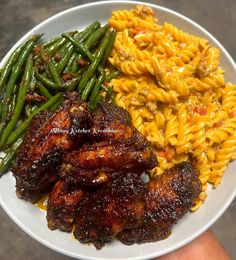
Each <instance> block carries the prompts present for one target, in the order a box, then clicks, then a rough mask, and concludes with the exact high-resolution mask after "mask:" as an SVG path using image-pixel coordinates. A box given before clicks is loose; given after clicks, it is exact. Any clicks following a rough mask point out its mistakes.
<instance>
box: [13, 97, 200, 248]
mask: <svg viewBox="0 0 236 260" xmlns="http://www.w3.org/2000/svg"><path fill="white" fill-rule="evenodd" d="M80 129H85V130H88V131H85V132H84V131H78V130H80ZM157 165H158V161H157V158H156V155H155V154H154V152H153V151H152V150H151V147H150V143H149V142H148V141H147V140H146V138H145V137H144V136H142V135H141V134H140V133H139V132H138V131H137V130H136V129H135V128H134V126H133V125H132V123H131V117H130V115H129V114H128V112H126V111H125V110H124V109H123V108H119V107H116V106H114V105H111V104H107V103H103V104H101V105H99V106H98V107H97V108H96V109H95V111H94V112H89V111H88V109H87V104H86V103H84V102H82V101H81V100H80V98H79V96H78V94H77V93H75V92H73V93H70V94H69V95H68V96H67V97H66V100H65V102H64V103H63V105H62V106H61V107H60V108H59V109H58V110H57V111H56V112H55V113H50V112H44V113H42V114H40V115H38V116H35V117H34V119H33V120H32V122H31V124H30V127H29V128H28V130H27V132H26V135H25V138H24V142H23V143H22V145H21V147H20V149H19V152H18V154H17V158H16V162H15V166H14V167H13V169H12V171H13V174H14V176H15V178H16V193H17V195H18V197H19V198H23V199H25V200H28V201H30V202H33V203H34V202H36V201H37V200H38V199H40V198H41V196H42V195H43V194H44V193H46V192H49V191H51V192H50V194H49V199H48V204H47V221H48V227H49V228H50V229H60V230H62V231H67V232H71V231H72V230H73V227H74V226H75V230H74V235H75V237H76V238H77V239H78V240H79V241H81V242H92V243H94V245H95V246H96V248H98V249H100V248H102V247H103V246H104V244H105V243H106V242H109V241H111V240H113V239H114V238H117V239H119V240H120V241H121V242H123V243H124V244H133V243H144V242H152V241H157V240H160V239H164V238H166V237H167V236H169V234H170V232H171V227H172V225H173V224H174V223H176V222H177V220H178V219H179V218H181V217H182V216H183V215H184V214H185V213H186V212H187V210H188V209H189V208H190V207H191V206H192V205H193V203H194V200H195V199H196V198H197V197H198V195H199V193H200V191H201V183H200V181H199V179H198V171H197V170H196V169H195V168H194V167H193V166H192V165H191V164H190V163H189V162H183V163H180V164H178V165H176V166H175V167H173V168H171V169H169V170H167V171H166V172H164V173H163V174H162V175H160V176H158V177H156V178H154V179H151V180H150V181H149V182H148V183H145V182H143V181H142V180H141V178H140V176H141V174H142V173H147V171H148V170H151V169H153V168H154V167H156V166H157ZM53 185H54V187H53Z"/></svg>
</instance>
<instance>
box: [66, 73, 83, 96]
mask: <svg viewBox="0 0 236 260" xmlns="http://www.w3.org/2000/svg"><path fill="white" fill-rule="evenodd" d="M80 79H81V76H80V75H79V76H77V77H75V78H73V79H72V80H70V81H67V82H66V83H64V84H63V85H62V90H63V91H69V92H70V91H72V90H74V88H75V87H76V86H77V84H78V83H79V81H80Z"/></svg>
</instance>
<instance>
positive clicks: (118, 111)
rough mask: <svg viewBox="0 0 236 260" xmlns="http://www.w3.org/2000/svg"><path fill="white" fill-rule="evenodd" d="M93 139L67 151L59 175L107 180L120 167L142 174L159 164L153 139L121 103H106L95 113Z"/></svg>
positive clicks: (70, 178)
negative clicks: (78, 147)
mask: <svg viewBox="0 0 236 260" xmlns="http://www.w3.org/2000/svg"><path fill="white" fill-rule="evenodd" d="M89 136H90V138H89V143H88V144H85V145H83V146H82V147H81V148H80V149H78V150H75V151H73V152H71V153H67V154H66V155H65V156H64V158H63V164H62V166H61V168H60V171H59V175H60V177H62V178H65V179H66V180H67V181H72V182H77V183H79V184H82V185H87V186H90V185H98V184H101V183H103V182H106V181H108V180H109V178H111V175H112V174H113V173H115V172H117V171H119V172H120V173H121V172H127V171H128V172H133V173H134V174H138V175H141V174H142V173H143V172H144V171H146V170H151V169H153V168H154V167H155V166H157V164H158V162H157V158H156V155H155V154H154V152H153V151H152V150H151V149H150V143H149V142H148V141H147V140H146V138H144V136H143V135H141V134H140V133H139V132H138V131H137V129H136V128H134V126H133V125H132V123H131V117H130V115H129V113H128V112H127V111H126V110H124V109H123V108H121V107H116V106H114V105H112V104H108V103H104V104H101V105H100V106H98V108H97V109H96V110H95V111H94V112H93V114H92V120H91V131H90V135H89Z"/></svg>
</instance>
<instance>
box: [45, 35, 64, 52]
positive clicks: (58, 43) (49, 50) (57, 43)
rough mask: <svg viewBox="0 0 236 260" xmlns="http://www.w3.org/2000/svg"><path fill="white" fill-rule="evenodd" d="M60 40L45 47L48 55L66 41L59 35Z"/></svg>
mask: <svg viewBox="0 0 236 260" xmlns="http://www.w3.org/2000/svg"><path fill="white" fill-rule="evenodd" d="M60 38H61V39H60V40H59V41H58V42H56V43H55V44H53V45H51V46H50V47H48V48H46V51H47V53H48V55H50V56H53V55H54V54H55V53H56V52H57V51H58V50H59V49H60V48H61V47H62V46H63V45H64V44H65V43H66V42H67V40H66V39H65V38H63V37H61V36H60Z"/></svg>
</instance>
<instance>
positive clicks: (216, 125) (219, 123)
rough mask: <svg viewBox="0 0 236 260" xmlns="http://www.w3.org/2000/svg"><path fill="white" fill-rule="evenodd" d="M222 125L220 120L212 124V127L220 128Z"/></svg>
mask: <svg viewBox="0 0 236 260" xmlns="http://www.w3.org/2000/svg"><path fill="white" fill-rule="evenodd" d="M222 125H223V120H222V119H220V120H219V121H218V122H216V123H215V124H214V127H221V126H222Z"/></svg>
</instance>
